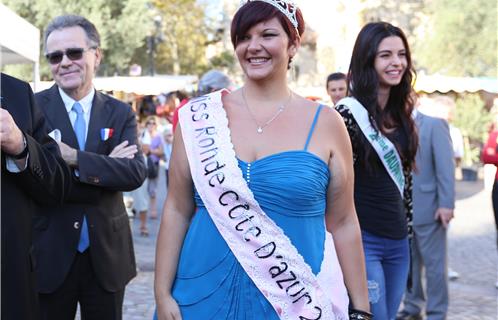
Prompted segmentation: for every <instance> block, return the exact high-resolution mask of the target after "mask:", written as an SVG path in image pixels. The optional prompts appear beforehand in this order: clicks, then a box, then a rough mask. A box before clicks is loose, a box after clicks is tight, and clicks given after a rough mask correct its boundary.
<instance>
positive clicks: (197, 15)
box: [153, 0, 211, 74]
mask: <svg viewBox="0 0 498 320" xmlns="http://www.w3.org/2000/svg"><path fill="white" fill-rule="evenodd" d="M153 5H154V6H155V7H156V8H157V10H158V12H159V14H160V15H161V16H162V30H161V31H162V38H163V42H161V43H160V44H159V46H158V47H157V56H156V65H157V70H158V72H159V73H168V74H200V73H202V72H203V71H204V70H205V69H206V65H207V61H206V54H205V53H206V44H207V39H208V36H207V35H208V33H209V32H210V31H211V30H210V29H209V27H208V24H207V20H206V19H207V18H206V16H205V14H204V9H203V6H202V5H200V4H199V3H197V2H196V1H195V0H174V1H171V0H170V1H165V0H154V1H153Z"/></svg>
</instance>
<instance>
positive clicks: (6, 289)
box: [0, 73, 98, 320]
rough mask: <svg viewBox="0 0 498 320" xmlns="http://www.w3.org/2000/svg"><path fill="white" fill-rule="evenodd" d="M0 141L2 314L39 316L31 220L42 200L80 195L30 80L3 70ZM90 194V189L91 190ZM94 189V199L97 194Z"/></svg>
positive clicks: (28, 319) (8, 318)
mask: <svg viewBox="0 0 498 320" xmlns="http://www.w3.org/2000/svg"><path fill="white" fill-rule="evenodd" d="M0 83H1V86H0V87H1V89H0V97H1V99H0V105H1V108H0V143H1V149H2V153H1V171H2V173H1V176H2V180H1V182H2V184H1V190H2V191H1V200H2V201H1V202H2V204H1V212H2V213H1V219H2V223H1V225H2V227H1V247H2V249H1V251H2V255H1V256H2V257H1V259H2V260H1V268H2V272H1V277H2V281H1V283H2V285H1V287H2V289H1V290H2V292H1V297H2V298H1V316H0V318H1V319H3V320H18V319H22V320H35V319H38V298H37V294H36V290H35V273H34V268H35V260H34V257H33V248H32V229H31V227H32V218H33V214H34V213H35V210H36V208H37V205H38V204H37V203H36V202H39V203H46V204H53V205H56V204H61V203H62V201H63V200H64V199H66V198H69V197H70V195H71V194H74V193H76V194H78V193H79V190H77V189H76V190H75V188H79V187H83V186H81V185H80V184H78V183H74V182H75V181H76V180H75V179H73V177H72V175H71V171H70V169H69V167H68V166H66V164H65V163H64V160H62V158H61V157H60V153H59V148H58V147H57V143H56V142H55V141H54V140H52V139H51V138H50V137H49V136H48V135H47V132H48V131H47V130H46V127H45V120H44V118H43V116H42V114H41V112H40V111H39V109H38V108H37V107H36V106H35V103H34V98H33V92H32V91H31V88H30V87H29V84H28V83H26V82H24V81H21V80H18V79H16V78H13V77H11V76H9V75H6V74H4V73H2V74H1V78H0ZM88 192H90V191H88ZM97 195H98V194H96V193H94V194H93V195H92V197H94V196H97Z"/></svg>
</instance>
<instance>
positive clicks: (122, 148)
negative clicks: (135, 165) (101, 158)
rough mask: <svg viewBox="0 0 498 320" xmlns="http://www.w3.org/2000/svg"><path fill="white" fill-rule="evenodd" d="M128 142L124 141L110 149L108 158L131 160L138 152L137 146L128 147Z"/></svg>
mask: <svg viewBox="0 0 498 320" xmlns="http://www.w3.org/2000/svg"><path fill="white" fill-rule="evenodd" d="M128 143H129V142H128V140H125V141H123V142H121V143H120V144H118V145H117V146H116V147H114V149H112V151H111V153H110V154H109V157H111V158H128V159H133V158H134V157H135V154H136V153H137V152H138V148H137V145H135V144H132V145H130V146H129V145H128Z"/></svg>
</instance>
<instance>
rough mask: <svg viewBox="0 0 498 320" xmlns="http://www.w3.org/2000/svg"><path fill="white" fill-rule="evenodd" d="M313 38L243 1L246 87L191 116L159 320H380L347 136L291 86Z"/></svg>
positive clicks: (238, 29)
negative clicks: (304, 45) (296, 60)
mask: <svg viewBox="0 0 498 320" xmlns="http://www.w3.org/2000/svg"><path fill="white" fill-rule="evenodd" d="M303 31H304V21H303V18H302V15H301V12H300V10H299V9H298V8H297V7H295V6H294V5H292V4H291V3H288V2H287V1H284V0H265V1H262V0H260V1H248V2H246V3H245V4H244V5H243V6H242V7H241V8H239V10H238V11H237V13H236V14H235V17H234V19H233V21H232V30H231V34H232V43H233V45H234V48H235V53H236V55H237V58H238V60H239V63H240V65H241V67H242V69H243V71H244V74H245V82H244V86H243V87H242V88H241V89H239V90H236V91H233V92H228V91H227V90H221V91H217V92H213V93H209V94H207V95H204V96H201V97H196V98H194V99H191V100H190V101H189V102H188V104H187V105H185V106H184V107H183V108H182V109H181V111H180V114H179V118H180V122H179V126H178V127H177V130H176V132H175V138H174V140H173V141H174V142H173V153H172V156H171V163H170V168H171V174H170V186H171V188H170V191H169V192H168V196H167V200H166V205H165V209H164V212H163V217H162V221H161V229H160V232H159V237H158V244H157V258H156V272H155V294H156V303H157V318H158V319H159V320H166V319H167V320H171V319H183V320H199V319H216V320H256V319H257V320H278V319H323V320H330V319H343V320H346V319H369V318H368V316H369V314H368V311H369V304H368V291H367V285H366V272H365V262H364V258H363V250H362V246H361V233H360V228H359V224H358V220H357V217H356V214H355V210H354V201H353V181H352V180H353V164H352V155H351V145H350V143H349V138H348V135H347V131H346V128H345V126H344V123H343V122H342V119H341V117H340V115H339V114H338V113H337V112H335V111H334V110H333V109H330V108H324V107H323V106H321V105H319V104H317V103H315V102H312V101H309V100H306V99H305V98H303V97H300V96H298V95H297V94H296V93H293V92H292V91H291V90H290V89H289V87H288V84H287V70H288V66H289V63H290V62H291V60H292V58H293V57H294V56H295V54H296V53H297V50H298V48H299V45H300V39H301V35H302V33H303ZM194 207H196V208H197V211H196V212H195V214H194V213H193V211H194V210H193V208H194ZM331 234H333V238H332V235H331ZM348 295H349V299H348ZM348 300H350V301H351V303H350V305H351V306H352V307H353V308H354V309H356V310H351V311H348V304H349V303H348Z"/></svg>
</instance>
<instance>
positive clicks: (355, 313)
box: [349, 309, 373, 320]
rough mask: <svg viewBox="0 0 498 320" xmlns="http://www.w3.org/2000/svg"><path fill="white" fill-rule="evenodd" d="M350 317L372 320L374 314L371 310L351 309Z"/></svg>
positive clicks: (354, 319)
mask: <svg viewBox="0 0 498 320" xmlns="http://www.w3.org/2000/svg"><path fill="white" fill-rule="evenodd" d="M349 319H350V320H372V319H373V314H371V313H370V312H366V311H362V310H357V309H349Z"/></svg>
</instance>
